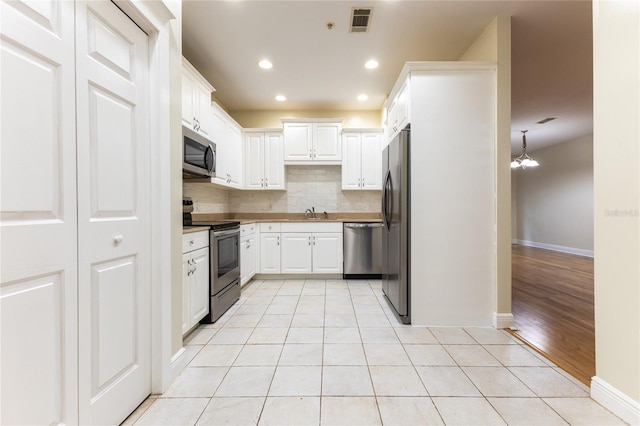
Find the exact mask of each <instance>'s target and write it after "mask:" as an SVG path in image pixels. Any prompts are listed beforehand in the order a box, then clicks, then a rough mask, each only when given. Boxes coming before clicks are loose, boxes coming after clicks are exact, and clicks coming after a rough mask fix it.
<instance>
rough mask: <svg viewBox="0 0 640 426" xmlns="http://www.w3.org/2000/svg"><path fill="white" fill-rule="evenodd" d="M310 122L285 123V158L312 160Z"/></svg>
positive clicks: (287, 159)
mask: <svg viewBox="0 0 640 426" xmlns="http://www.w3.org/2000/svg"><path fill="white" fill-rule="evenodd" d="M311 129H312V126H311V124H310V123H284V160H285V161H305V160H311V140H312V132H311Z"/></svg>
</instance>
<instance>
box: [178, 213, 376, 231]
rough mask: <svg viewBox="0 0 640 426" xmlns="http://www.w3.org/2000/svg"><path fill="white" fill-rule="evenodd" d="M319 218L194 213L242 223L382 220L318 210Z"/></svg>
mask: <svg viewBox="0 0 640 426" xmlns="http://www.w3.org/2000/svg"><path fill="white" fill-rule="evenodd" d="M316 215H317V216H318V218H317V219H308V218H305V216H304V214H302V213H235V214H234V213H193V220H194V221H201V222H204V221H218V220H235V221H238V222H240V224H241V225H246V224H250V223H262V222H310V223H316V222H367V223H376V222H382V219H381V218H380V214H379V213H328V214H327V218H326V219H325V218H324V213H322V212H320V213H318V212H316ZM207 229H209V228H208V227H206V226H195V225H194V226H185V227H183V228H182V233H183V234H189V233H191V232H198V231H206V230H207Z"/></svg>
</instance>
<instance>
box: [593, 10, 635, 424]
mask: <svg viewBox="0 0 640 426" xmlns="http://www.w3.org/2000/svg"><path fill="white" fill-rule="evenodd" d="M593 47H594V55H593V61H594V73H593V77H594V93H593V94H594V97H593V100H594V123H593V124H594V132H593V144H594V193H595V198H594V225H595V233H594V250H595V259H594V266H595V323H596V377H594V378H593V379H592V382H591V396H592V397H593V398H594V399H595V400H596V401H598V402H599V403H601V404H602V405H604V406H605V407H606V408H608V409H609V410H611V411H613V412H614V413H616V414H617V415H619V416H621V417H622V418H623V419H624V420H625V421H627V422H629V423H632V424H640V314H639V313H640V261H639V260H638V259H640V213H639V210H640V172H639V170H640V143H639V142H638V141H640V122H639V120H638V117H640V78H639V77H638V76H640V2H638V1H637V0H625V1H622V0H606V1H605V0H594V1H593Z"/></svg>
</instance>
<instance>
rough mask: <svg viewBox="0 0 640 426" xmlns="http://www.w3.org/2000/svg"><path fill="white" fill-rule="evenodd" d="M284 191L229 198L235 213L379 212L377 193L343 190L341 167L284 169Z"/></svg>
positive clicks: (233, 194)
mask: <svg viewBox="0 0 640 426" xmlns="http://www.w3.org/2000/svg"><path fill="white" fill-rule="evenodd" d="M286 179H287V190H286V191H233V192H231V193H230V195H229V201H230V209H231V211H234V212H241V213H249V212H259V213H263V212H275V213H281V212H284V213H304V211H305V210H306V209H308V208H311V207H315V209H316V212H325V211H326V212H327V213H335V212H341V213H378V212H380V203H381V192H380V191H342V167H340V166H286Z"/></svg>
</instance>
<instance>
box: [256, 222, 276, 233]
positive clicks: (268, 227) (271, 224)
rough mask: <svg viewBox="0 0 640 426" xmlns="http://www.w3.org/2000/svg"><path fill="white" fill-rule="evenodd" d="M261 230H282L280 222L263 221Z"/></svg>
mask: <svg viewBox="0 0 640 426" xmlns="http://www.w3.org/2000/svg"><path fill="white" fill-rule="evenodd" d="M260 232H280V222H264V223H261V224H260Z"/></svg>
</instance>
